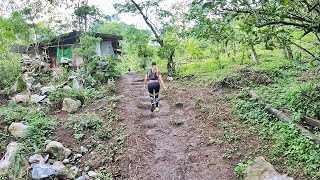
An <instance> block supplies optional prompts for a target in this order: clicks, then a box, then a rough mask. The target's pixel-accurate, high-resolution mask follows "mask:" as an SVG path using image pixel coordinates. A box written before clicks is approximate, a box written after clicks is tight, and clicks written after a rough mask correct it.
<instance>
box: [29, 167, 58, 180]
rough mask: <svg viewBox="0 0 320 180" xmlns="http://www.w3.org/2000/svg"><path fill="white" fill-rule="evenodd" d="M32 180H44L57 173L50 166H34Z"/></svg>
mask: <svg viewBox="0 0 320 180" xmlns="http://www.w3.org/2000/svg"><path fill="white" fill-rule="evenodd" d="M31 166H32V178H33V179H43V178H48V177H49V176H51V175H53V174H55V173H56V170H55V169H53V168H52V165H50V164H32V165H31Z"/></svg>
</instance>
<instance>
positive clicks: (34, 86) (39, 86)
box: [32, 83, 42, 89]
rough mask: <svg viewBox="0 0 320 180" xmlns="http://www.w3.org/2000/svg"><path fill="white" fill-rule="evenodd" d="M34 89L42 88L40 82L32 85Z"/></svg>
mask: <svg viewBox="0 0 320 180" xmlns="http://www.w3.org/2000/svg"><path fill="white" fill-rule="evenodd" d="M32 87H33V88H34V89H41V88H42V85H41V83H38V84H36V85H33V86H32Z"/></svg>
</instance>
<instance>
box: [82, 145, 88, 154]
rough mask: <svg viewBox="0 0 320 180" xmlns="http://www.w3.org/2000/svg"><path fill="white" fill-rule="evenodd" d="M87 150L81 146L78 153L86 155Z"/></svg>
mask: <svg viewBox="0 0 320 180" xmlns="http://www.w3.org/2000/svg"><path fill="white" fill-rule="evenodd" d="M88 151H89V150H88V149H87V148H85V147H83V146H81V147H80V153H82V154H84V153H87V152H88Z"/></svg>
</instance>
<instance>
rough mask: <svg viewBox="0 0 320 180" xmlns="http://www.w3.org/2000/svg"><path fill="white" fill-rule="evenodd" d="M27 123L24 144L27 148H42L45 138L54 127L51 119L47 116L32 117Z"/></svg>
mask: <svg viewBox="0 0 320 180" xmlns="http://www.w3.org/2000/svg"><path fill="white" fill-rule="evenodd" d="M27 125H28V129H27V136H26V137H25V138H24V144H25V145H26V146H27V147H28V148H29V150H31V149H34V148H37V149H38V150H39V149H41V148H43V147H44V145H45V142H46V140H48V139H49V136H50V135H51V134H52V133H53V131H54V129H55V124H54V122H53V120H52V119H50V118H47V117H34V119H33V120H32V122H30V123H28V124H27Z"/></svg>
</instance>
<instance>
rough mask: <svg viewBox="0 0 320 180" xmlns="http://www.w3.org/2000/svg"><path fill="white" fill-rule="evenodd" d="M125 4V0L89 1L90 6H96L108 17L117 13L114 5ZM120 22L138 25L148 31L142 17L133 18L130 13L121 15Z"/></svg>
mask: <svg viewBox="0 0 320 180" xmlns="http://www.w3.org/2000/svg"><path fill="white" fill-rule="evenodd" d="M119 2H123V0H89V4H91V5H96V6H98V8H99V9H100V10H101V12H102V13H104V14H107V15H112V14H116V13H117V11H116V10H115V9H114V8H113V4H115V3H119ZM119 17H120V20H121V21H123V22H125V23H127V24H133V25H136V26H137V27H138V28H141V29H148V26H147V25H146V24H145V22H144V20H143V18H142V17H141V16H140V15H137V16H133V15H132V14H129V13H124V14H119Z"/></svg>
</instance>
